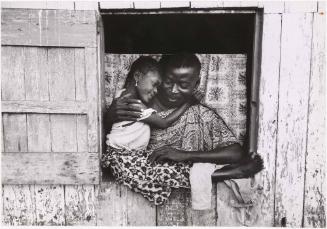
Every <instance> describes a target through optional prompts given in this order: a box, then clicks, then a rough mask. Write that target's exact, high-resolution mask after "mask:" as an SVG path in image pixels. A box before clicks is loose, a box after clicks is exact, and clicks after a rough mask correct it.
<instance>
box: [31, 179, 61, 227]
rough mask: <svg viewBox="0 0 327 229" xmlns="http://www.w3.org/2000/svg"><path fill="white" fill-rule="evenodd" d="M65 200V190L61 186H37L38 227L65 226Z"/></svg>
mask: <svg viewBox="0 0 327 229" xmlns="http://www.w3.org/2000/svg"><path fill="white" fill-rule="evenodd" d="M64 198H65V197H64V188H63V186H61V185H58V186H57V185H35V205H36V221H37V225H39V226H59V225H65V199H64Z"/></svg>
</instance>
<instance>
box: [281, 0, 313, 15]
mask: <svg viewBox="0 0 327 229" xmlns="http://www.w3.org/2000/svg"><path fill="white" fill-rule="evenodd" d="M317 9H318V3H317V1H285V13H312V12H317Z"/></svg>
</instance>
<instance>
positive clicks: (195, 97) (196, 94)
mask: <svg viewBox="0 0 327 229" xmlns="http://www.w3.org/2000/svg"><path fill="white" fill-rule="evenodd" d="M203 98H204V92H202V91H200V90H198V89H196V90H194V91H193V94H192V98H191V103H192V105H195V104H199V103H200V102H201V101H202V100H203Z"/></svg>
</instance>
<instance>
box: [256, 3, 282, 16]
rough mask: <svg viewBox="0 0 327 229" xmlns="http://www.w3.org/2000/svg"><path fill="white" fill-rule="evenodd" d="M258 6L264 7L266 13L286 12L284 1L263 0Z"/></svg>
mask: <svg viewBox="0 0 327 229" xmlns="http://www.w3.org/2000/svg"><path fill="white" fill-rule="evenodd" d="M258 6H259V7H263V10H264V13H265V14H276V13H284V10H285V2H284V1H261V2H259V4H258Z"/></svg>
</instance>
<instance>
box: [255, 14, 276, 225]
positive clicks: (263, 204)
mask: <svg viewBox="0 0 327 229" xmlns="http://www.w3.org/2000/svg"><path fill="white" fill-rule="evenodd" d="M280 36H281V16H280V15H278V14H265V15H264V24H263V36H262V57H261V79H260V86H259V98H260V100H259V101H260V103H259V122H258V127H259V129H258V148H257V152H258V154H259V155H261V157H262V158H263V161H264V167H265V168H264V170H263V171H262V172H260V173H259V174H258V175H257V176H256V182H257V186H256V188H257V190H256V194H257V197H256V198H257V200H258V201H257V203H258V205H257V206H256V207H257V208H258V210H259V211H258V213H259V216H258V218H257V221H256V222H255V223H254V225H253V226H273V225H274V189H275V160H276V150H277V148H276V144H277V142H276V141H277V121H278V116H277V114H278V88H279V66H280Z"/></svg>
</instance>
